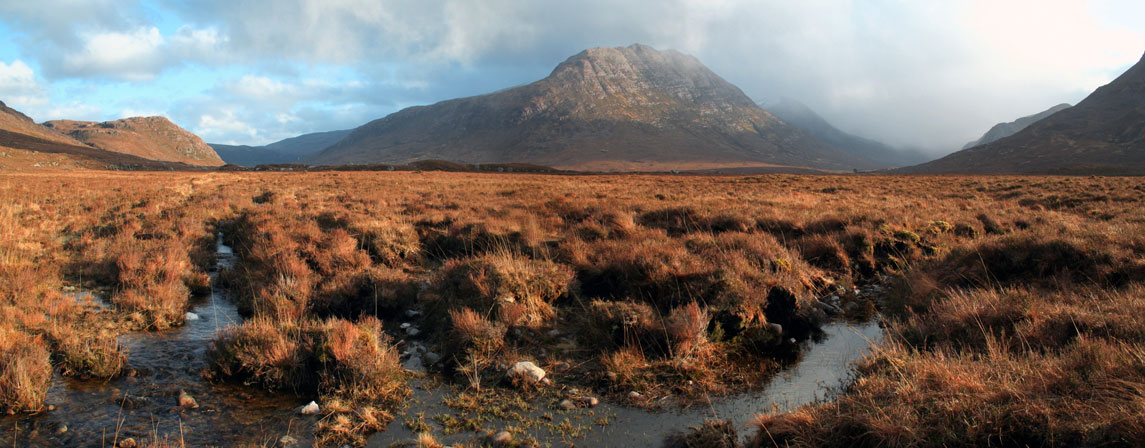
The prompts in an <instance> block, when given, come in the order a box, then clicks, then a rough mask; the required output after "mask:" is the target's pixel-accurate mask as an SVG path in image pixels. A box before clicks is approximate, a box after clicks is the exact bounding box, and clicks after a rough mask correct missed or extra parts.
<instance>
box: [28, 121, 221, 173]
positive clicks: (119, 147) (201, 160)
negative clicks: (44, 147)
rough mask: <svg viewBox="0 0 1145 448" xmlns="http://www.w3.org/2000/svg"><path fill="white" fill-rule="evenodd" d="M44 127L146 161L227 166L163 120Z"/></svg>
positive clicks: (199, 142) (197, 140)
mask: <svg viewBox="0 0 1145 448" xmlns="http://www.w3.org/2000/svg"><path fill="white" fill-rule="evenodd" d="M44 125H45V126H47V127H50V128H52V129H54V130H56V131H58V132H60V133H63V134H66V135H68V136H69V137H72V138H74V139H76V140H79V141H81V142H83V143H86V144H89V145H91V146H94V147H96V148H100V149H103V150H107V151H112V152H118V153H122V154H128V155H133V156H137V157H141V158H144V159H149V160H157V161H164V162H179V163H185V164H188V165H200V166H221V165H223V163H224V162H223V160H222V159H220V158H219V155H218V154H216V153H215V150H214V149H211V147H210V146H209V145H207V144H206V143H204V142H203V139H201V138H199V136H197V135H195V134H192V133H191V132H188V131H187V130H185V129H183V128H181V127H179V126H178V125H176V124H175V123H172V122H171V121H170V120H168V119H166V118H163V117H133V118H124V119H121V120H115V121H105V122H103V123H96V122H91V121H72V120H55V121H49V122H46V123H44Z"/></svg>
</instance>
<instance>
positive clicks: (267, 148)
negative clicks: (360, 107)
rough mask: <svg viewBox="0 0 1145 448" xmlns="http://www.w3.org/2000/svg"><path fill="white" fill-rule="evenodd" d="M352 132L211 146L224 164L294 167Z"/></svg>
mask: <svg viewBox="0 0 1145 448" xmlns="http://www.w3.org/2000/svg"><path fill="white" fill-rule="evenodd" d="M351 131H352V130H351V129H346V130H341V131H327V132H315V133H311V134H303V135H300V136H297V137H291V138H288V139H283V140H280V141H277V142H274V143H271V144H269V145H263V146H249V145H223V144H218V143H211V144H210V145H211V148H213V149H214V150H215V152H216V153H218V154H219V157H221V158H222V159H223V161H224V162H226V163H230V164H234V165H242V166H255V165H269V164H278V163H296V162H298V161H299V160H300V159H302V158H304V157H307V156H310V155H314V154H317V153H318V152H319V151H322V150H323V149H326V148H327V147H329V146H330V145H333V144H335V143H337V142H338V141H339V140H342V139H343V138H344V137H346V136H347V135H349V134H350V132H351Z"/></svg>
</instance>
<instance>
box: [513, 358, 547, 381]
mask: <svg viewBox="0 0 1145 448" xmlns="http://www.w3.org/2000/svg"><path fill="white" fill-rule="evenodd" d="M509 376H510V377H514V378H521V379H525V380H528V381H532V382H534V383H535V382H537V381H540V380H543V379H545V369H542V368H540V367H537V365H536V364H533V363H532V362H531V361H521V362H518V363H516V364H513V367H511V368H510V369H509Z"/></svg>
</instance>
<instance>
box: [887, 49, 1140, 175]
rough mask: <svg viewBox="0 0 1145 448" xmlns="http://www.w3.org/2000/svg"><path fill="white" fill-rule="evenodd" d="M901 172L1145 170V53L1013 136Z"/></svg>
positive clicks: (1117, 171) (1096, 172)
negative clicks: (1075, 100)
mask: <svg viewBox="0 0 1145 448" xmlns="http://www.w3.org/2000/svg"><path fill="white" fill-rule="evenodd" d="M899 172H902V173H983V174H1000V173H1061V174H1145V57H1143V58H1142V59H1141V60H1140V61H1138V62H1137V64H1135V65H1134V66H1133V67H1131V68H1130V69H1129V70H1128V71H1126V72H1125V73H1123V74H1122V75H1121V76H1119V77H1118V78H1117V79H1115V80H1113V82H1110V83H1109V84H1106V85H1105V86H1102V87H1100V88H1098V89H1097V90H1096V91H1094V92H1093V93H1092V94H1090V95H1089V96H1088V97H1086V98H1085V99H1084V100H1082V101H1081V102H1080V103H1078V104H1077V105H1076V106H1074V107H1071V108H1068V109H1065V110H1062V111H1060V112H1057V113H1055V114H1053V115H1051V116H1049V117H1046V118H1045V119H1042V120H1041V121H1038V122H1036V123H1034V124H1031V125H1030V126H1028V127H1026V128H1025V129H1023V130H1022V131H1020V132H1018V133H1016V134H1014V135H1012V136H1009V137H1006V138H1003V139H1001V140H998V141H996V142H993V143H989V144H985V145H982V146H976V147H973V148H969V149H964V150H962V151H958V152H956V153H954V154H951V155H949V156H946V157H943V158H941V159H938V160H935V161H933V162H929V163H925V164H922V165H918V166H914V167H910V168H906V169H903V170H900V171H899Z"/></svg>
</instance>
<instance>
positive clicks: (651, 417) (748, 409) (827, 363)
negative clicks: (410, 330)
mask: <svg viewBox="0 0 1145 448" xmlns="http://www.w3.org/2000/svg"><path fill="white" fill-rule="evenodd" d="M823 331H824V333H825V338H824V339H822V340H821V341H820V342H817V343H809V344H808V347H807V348H806V349H805V350H804V351H803V356H802V358H801V359H800V361H799V362H798V363H797V364H795V365H794V366H792V367H790V368H788V369H786V370H784V371H782V372H780V373H779V374H778V375H777V376H775V377H773V378H772V379H771V380H770V382H769V383H768V384H767V385H766V386H764V387H763V388H761V389H760V390H758V391H755V392H749V393H745V394H741V395H737V396H734V397H726V398H717V399H713V400H712V402H711V403H710V404H709V405H701V406H693V407H690V408H686V409H676V410H665V411H645V410H643V409H639V408H631V407H624V406H619V405H616V404H613V403H607V402H602V403H601V404H600V405H599V406H597V407H595V408H592V409H578V410H575V411H569V412H564V411H555V410H552V409H548V408H547V406H546V405H545V404H544V403H538V404H535V408H536V410H534V411H533V412H532V415H531V417H533V418H540V416H541V415H542V414H545V413H548V414H551V415H552V416H553V423H558V424H559V423H561V422H562V421H563V420H565V419H568V420H569V423H570V424H571V425H572V426H583V427H585V428H586V429H587V431H586V433H585V435H584V437H581V438H576V437H569V436H567V435H563V434H559V433H557V431H553V430H552V429H551V427H552V425H543V426H544V427H537V428H532V429H530V430H528V431H527V432H528V433H529V434H530V436H532V437H533V438H535V439H536V440H537V441H539V442H540V443H541V445H542V446H545V445H552V446H566V445H574V444H575V445H580V446H659V445H661V444H662V443H663V441H664V438H665V437H667V436H669V435H671V434H674V433H678V432H680V431H682V430H684V429H686V428H688V427H689V426H697V425H700V424H702V423H703V421H704V419H706V418H717V419H720V420H726V419H731V420H732V421H734V422H735V424H736V427H737V429H738V430H739V431H740V435H741V436H743V435H745V434H750V433H751V432H750V431H751V428H749V425H748V423H749V422H750V421H751V418H752V417H754V416H755V415H756V414H758V413H760V412H763V411H766V410H769V409H771V408H772V406H777V407H778V408H779V409H780V410H790V409H793V408H796V407H798V406H800V405H803V404H807V403H811V402H814V401H816V400H819V399H822V398H824V397H825V396H826V395H827V394H828V393H829V392H831V391H832V390H836V389H838V388H839V387H840V386H842V385H844V383H845V382H846V381H848V380H849V379H850V375H851V372H852V368H851V363H852V362H854V361H857V360H859V359H861V358H862V357H863V356H864V355H866V354H867V353H868V352H869V351H870V348H871V346H872V345H873V344H876V343H878V342H879V341H880V340H881V339H882V337H883V330H882V329H881V328H880V327H879V326H878V324H877V323H875V322H869V323H864V324H858V325H851V324H847V323H833V324H829V325H827V326H825V327H824V328H823ZM414 390H415V392H414V400H412V401H411V402H412V403H413V404H412V405H411V406H410V407H409V408H408V409H407V410H406V411H405V414H406V415H407V416H412V415H416V414H418V413H424V415H425V417H426V421H427V423H429V424H430V425H431V426H433V427H434V429H435V430H434V431H433V433H434V436H435V437H437V439H438V440H439V441H441V442H442V443H447V444H449V443H460V442H473V441H475V440H477V439H476V437H480V436H481V435H476V434H475V433H472V432H469V433H461V434H453V435H447V436H446V435H441V434H442V433H441V428H440V427H439V426H438V425H437V424H436V423H433V422H432V421H431V417H432V416H434V415H439V414H452V413H453V411H452V410H450V409H449V408H448V407H446V406H445V405H444V404H442V403H441V401H442V398H443V397H444V396H445V395H446V394H447V393H449V390H448V388H446V387H444V386H437V387H428V388H416V389H414ZM602 418H607V419H608V424H606V425H601V424H598V422H597V420H599V419H602ZM504 426H505V425H504V424H501V425H498V424H496V423H491V424H488V425H486V428H487V429H493V428H496V429H498V430H500V429H503V427H504ZM415 437H416V434H414V433H413V432H412V431H410V430H409V429H408V428H407V427H406V426H405V425H404V422H403V419H402V418H398V419H397V420H395V421H394V422H393V423H391V424H390V425H389V427H388V428H387V429H386V431H385V432H381V433H378V434H375V435H374V436H373V437H371V438H370V441H369V444H368V446H371V447H385V446H389V445H390V444H391V443H394V442H402V443H408V442H410V441H411V440H413V439H414V438H415Z"/></svg>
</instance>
